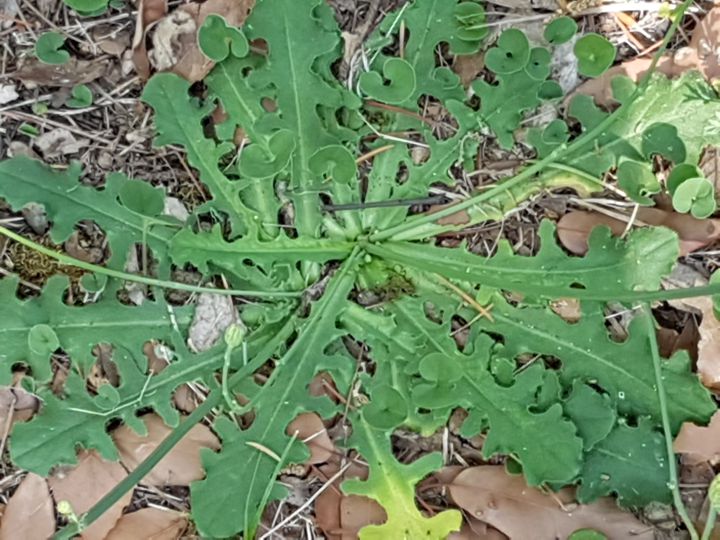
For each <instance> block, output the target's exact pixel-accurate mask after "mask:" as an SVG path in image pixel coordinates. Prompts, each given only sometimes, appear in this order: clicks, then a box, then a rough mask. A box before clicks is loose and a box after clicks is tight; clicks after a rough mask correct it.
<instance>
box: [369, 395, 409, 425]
mask: <svg viewBox="0 0 720 540" xmlns="http://www.w3.org/2000/svg"><path fill="white" fill-rule="evenodd" d="M362 411H363V417H364V418H365V420H366V421H367V423H368V424H370V425H371V426H373V427H375V428H377V429H383V430H388V429H393V428H395V427H397V426H399V425H400V424H402V423H403V422H404V421H405V418H407V413H408V407H407V404H406V403H405V399H404V398H403V397H402V395H401V394H400V392H398V391H397V390H395V389H394V388H393V387H392V386H389V385H381V386H378V387H376V388H375V389H374V390H373V392H372V400H371V401H370V403H369V404H368V405H366V406H365V407H363V409H362Z"/></svg>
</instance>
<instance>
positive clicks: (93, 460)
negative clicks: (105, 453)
mask: <svg viewBox="0 0 720 540" xmlns="http://www.w3.org/2000/svg"><path fill="white" fill-rule="evenodd" d="M126 476H127V472H126V471H125V469H124V468H123V466H122V465H120V464H119V463H114V462H112V461H105V460H104V459H103V458H101V457H100V455H99V454H98V453H97V452H95V451H94V450H92V451H85V450H83V451H82V452H80V454H79V455H78V465H77V466H76V467H74V468H72V469H63V470H58V471H56V472H55V473H53V475H52V476H50V478H48V484H49V485H50V489H52V493H53V496H54V497H55V501H56V502H60V501H68V502H69V503H70V505H71V506H72V509H73V511H74V512H75V514H76V515H80V514H83V513H85V512H87V511H88V510H90V508H92V506H93V505H94V504H95V503H96V502H98V501H99V500H100V499H101V498H102V497H104V496H105V495H106V494H107V493H108V492H109V491H110V490H111V489H112V488H114V487H115V486H116V485H117V484H119V483H120V482H121V481H122V480H123V479H124V478H125V477H126ZM131 500H132V491H130V492H128V493H126V494H125V495H123V496H122V498H120V500H119V501H118V502H116V503H115V504H114V505H113V506H111V507H110V508H109V509H108V510H107V511H106V512H105V513H104V514H103V515H102V516H100V518H99V519H98V520H97V521H95V522H94V523H93V524H92V525H90V526H89V527H88V528H87V529H85V530H83V532H82V535H81V538H83V540H104V538H105V537H106V536H107V533H108V532H110V530H112V528H113V527H115V524H116V523H117V521H118V519H120V516H121V515H122V512H123V509H124V508H125V507H126V506H127V505H128V504H130V501H131Z"/></svg>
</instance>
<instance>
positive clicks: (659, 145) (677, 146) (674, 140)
mask: <svg viewBox="0 0 720 540" xmlns="http://www.w3.org/2000/svg"><path fill="white" fill-rule="evenodd" d="M642 151H643V154H645V157H646V158H648V159H649V158H651V157H652V156H653V155H660V156H662V157H664V158H665V159H668V160H670V161H672V162H673V163H682V162H683V161H685V156H686V154H687V151H686V150H685V143H683V141H682V139H681V138H680V136H679V135H678V129H677V127H675V126H673V125H671V124H666V123H664V122H658V123H655V124H652V125H651V126H650V127H648V128H647V129H646V130H645V132H644V133H643V135H642Z"/></svg>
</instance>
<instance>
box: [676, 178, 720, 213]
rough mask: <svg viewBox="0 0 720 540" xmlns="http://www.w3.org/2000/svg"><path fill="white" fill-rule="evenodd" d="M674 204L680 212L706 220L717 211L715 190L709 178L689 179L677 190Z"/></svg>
mask: <svg viewBox="0 0 720 540" xmlns="http://www.w3.org/2000/svg"><path fill="white" fill-rule="evenodd" d="M672 204H673V208H675V210H677V211H678V212H682V213H683V214H687V213H690V214H692V215H693V216H694V217H696V218H698V219H704V218H706V217H709V216H711V215H712V214H713V213H714V212H715V210H716V209H717V202H716V201H715V188H714V187H713V185H712V182H710V180H708V179H707V178H689V179H687V180H685V181H684V182H683V183H682V184H680V185H679V186H678V187H677V189H675V193H674V194H673V198H672Z"/></svg>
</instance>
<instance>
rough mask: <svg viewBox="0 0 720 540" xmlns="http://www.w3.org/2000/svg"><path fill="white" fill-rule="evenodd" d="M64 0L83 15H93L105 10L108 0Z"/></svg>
mask: <svg viewBox="0 0 720 540" xmlns="http://www.w3.org/2000/svg"><path fill="white" fill-rule="evenodd" d="M64 2H65V3H66V4H67V5H68V6H70V7H71V8H73V9H74V10H75V11H77V12H78V13H79V14H80V15H82V16H83V17H92V16H95V15H100V14H102V13H104V12H105V10H106V9H107V5H108V0H64Z"/></svg>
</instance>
